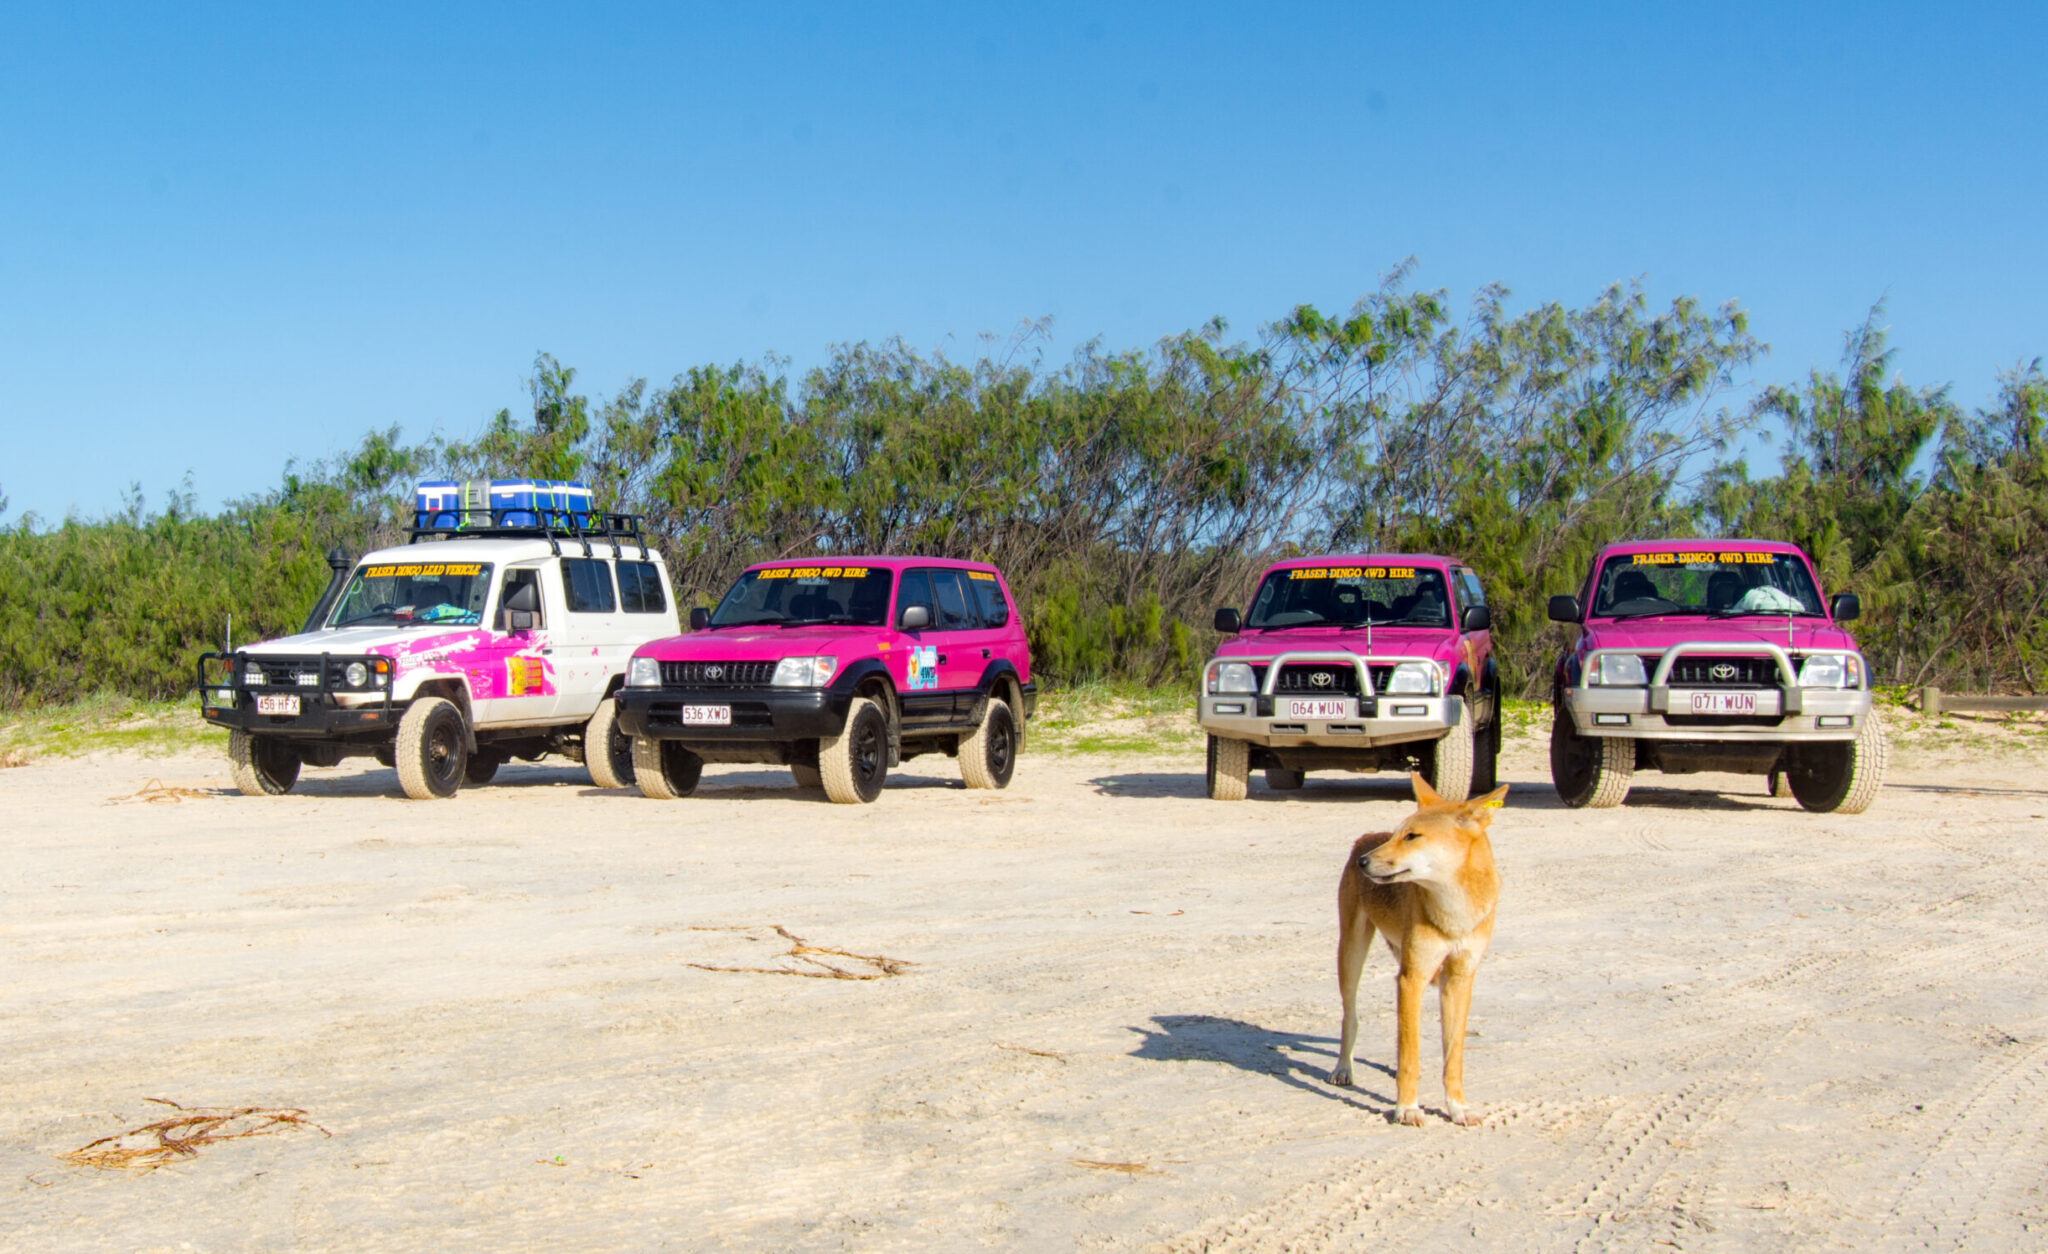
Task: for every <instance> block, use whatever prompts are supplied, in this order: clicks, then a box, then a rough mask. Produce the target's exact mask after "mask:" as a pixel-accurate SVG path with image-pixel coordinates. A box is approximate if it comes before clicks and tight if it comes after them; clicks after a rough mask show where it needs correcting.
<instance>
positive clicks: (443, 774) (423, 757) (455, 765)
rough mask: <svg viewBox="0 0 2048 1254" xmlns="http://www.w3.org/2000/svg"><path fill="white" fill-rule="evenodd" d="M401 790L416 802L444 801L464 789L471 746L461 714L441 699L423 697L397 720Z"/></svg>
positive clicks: (448, 702)
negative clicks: (463, 733)
mask: <svg viewBox="0 0 2048 1254" xmlns="http://www.w3.org/2000/svg"><path fill="white" fill-rule="evenodd" d="M392 756H393V757H394V759H395V760H396V761H397V764H398V786H399V787H400V788H402V789H404V790H405V795H406V796H408V797H411V798H412V799H413V800H414V801H445V800H447V799H448V798H450V797H453V796H454V795H455V794H456V793H457V792H459V791H461V789H462V778H463V776H464V775H465V774H466V773H467V772H468V770H469V746H468V744H467V743H466V742H465V740H464V738H463V735H462V711H461V710H458V709H456V708H455V705H454V703H453V702H451V701H448V700H447V699H445V698H442V697H422V698H420V699H418V700H416V701H414V702H413V703H412V704H411V705H409V706H407V707H406V708H405V716H404V717H403V718H401V719H399V720H398V745H397V748H396V751H395V752H394V753H393V755H392Z"/></svg>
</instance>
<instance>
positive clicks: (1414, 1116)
mask: <svg viewBox="0 0 2048 1254" xmlns="http://www.w3.org/2000/svg"><path fill="white" fill-rule="evenodd" d="M1397 985H1398V987H1399V992H1398V993H1397V995H1396V997H1395V1010H1396V1014H1397V1017H1398V1019H1399V1025H1398V1027H1397V1029H1396V1032H1395V1050H1394V1052H1395V1064H1394V1095H1395V1105H1394V1119H1395V1121H1396V1122H1399V1123H1405V1124H1407V1125H1408V1126H1409V1127H1411V1128H1419V1127H1421V1126H1422V1107H1420V1106H1418V1105H1416V1102H1415V1095H1416V1090H1417V1089H1419V1088H1420V1087H1421V1084H1422V991H1423V990H1424V989H1425V988H1427V987H1428V986H1429V976H1428V975H1426V974H1425V973H1423V972H1422V971H1419V970H1417V969H1415V968H1414V967H1412V966H1410V965H1408V961H1407V959H1406V958H1405V957H1404V958H1403V960H1402V966H1401V975H1400V978H1399V980H1398V981H1397Z"/></svg>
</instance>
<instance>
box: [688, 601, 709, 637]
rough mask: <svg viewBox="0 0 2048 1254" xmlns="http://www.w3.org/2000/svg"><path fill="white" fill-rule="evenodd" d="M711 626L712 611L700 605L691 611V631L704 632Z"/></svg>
mask: <svg viewBox="0 0 2048 1254" xmlns="http://www.w3.org/2000/svg"><path fill="white" fill-rule="evenodd" d="M710 626H711V611H710V610H707V609H705V608H704V607H703V606H701V605H699V606H697V607H695V608H694V609H692V610H691V611H690V630H691V631H703V630H705V629H706V628H708V627H710Z"/></svg>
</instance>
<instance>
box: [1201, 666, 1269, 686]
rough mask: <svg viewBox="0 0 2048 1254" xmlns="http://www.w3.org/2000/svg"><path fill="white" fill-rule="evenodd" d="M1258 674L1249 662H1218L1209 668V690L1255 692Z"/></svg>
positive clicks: (1257, 684)
mask: <svg viewBox="0 0 2048 1254" xmlns="http://www.w3.org/2000/svg"><path fill="white" fill-rule="evenodd" d="M1258 690H1259V680H1258V676H1256V675H1254V674H1253V673H1252V667H1251V663H1249V662H1218V663H1216V664H1215V665H1214V666H1211V667H1210V668H1209V691H1210V692H1257V691H1258Z"/></svg>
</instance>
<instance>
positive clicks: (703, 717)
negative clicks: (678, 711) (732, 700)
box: [683, 705, 732, 727]
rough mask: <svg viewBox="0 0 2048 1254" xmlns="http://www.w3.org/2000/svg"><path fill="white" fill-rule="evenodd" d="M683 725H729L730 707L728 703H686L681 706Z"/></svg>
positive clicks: (730, 719)
mask: <svg viewBox="0 0 2048 1254" xmlns="http://www.w3.org/2000/svg"><path fill="white" fill-rule="evenodd" d="M683 726H685V727H730V726H732V707H731V706H729V705H686V706H684V707H683Z"/></svg>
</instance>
